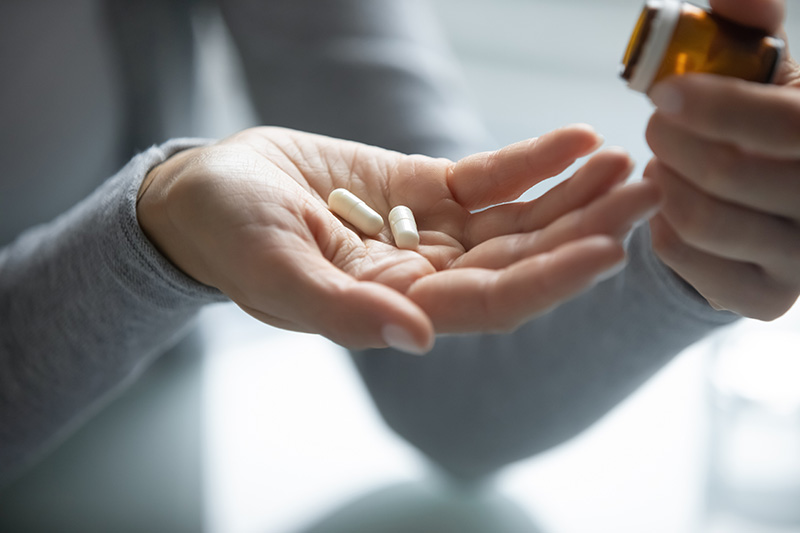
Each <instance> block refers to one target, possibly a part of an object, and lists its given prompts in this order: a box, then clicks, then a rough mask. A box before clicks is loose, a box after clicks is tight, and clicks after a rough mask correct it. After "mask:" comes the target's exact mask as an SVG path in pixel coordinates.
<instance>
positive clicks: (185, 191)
mask: <svg viewBox="0 0 800 533" xmlns="http://www.w3.org/2000/svg"><path fill="white" fill-rule="evenodd" d="M600 142H601V138H600V136H598V135H597V134H596V133H594V132H593V131H592V130H591V129H589V128H588V127H586V126H571V127H566V128H562V129H560V130H556V131H554V132H551V133H549V134H547V135H544V136H542V137H540V138H539V139H538V140H536V139H535V140H530V141H525V142H521V143H518V144H514V145H511V146H509V147H506V148H504V149H502V150H499V151H496V152H490V153H483V154H476V155H473V156H470V157H467V158H465V159H463V160H461V161H458V162H457V163H453V162H451V161H449V160H446V159H434V158H429V157H424V156H418V155H416V156H408V155H403V154H399V153H396V152H391V151H387V150H383V149H380V148H376V147H372V146H366V145H363V144H358V143H353V142H347V141H342V140H336V139H331V138H328V137H322V136H318V135H312V134H306V133H300V132H296V131H291V130H285V129H280V128H254V129H250V130H245V131H243V132H240V133H238V134H236V135H234V136H232V137H230V138H228V139H225V140H223V141H221V142H219V143H217V144H214V145H211V146H208V147H202V148H196V149H193V150H188V151H186V152H181V153H178V154H176V155H175V156H173V157H171V158H170V159H168V160H167V161H166V162H165V163H163V164H161V165H159V166H158V167H156V168H155V169H153V170H152V171H151V172H150V174H149V175H148V181H149V182H150V184H149V185H147V183H148V181H146V182H145V185H144V186H143V191H144V192H143V193H142V195H141V199H140V202H139V205H138V216H139V221H140V225H141V226H142V228H143V230H144V231H145V233H146V234H147V235H148V237H149V238H150V239H151V240H152V242H153V243H154V244H155V245H156V246H157V247H158V248H159V250H160V251H161V252H162V253H163V254H164V255H165V256H166V257H167V258H169V259H170V260H171V261H172V262H173V263H174V264H175V265H176V266H177V267H178V268H180V269H182V270H183V271H184V272H185V273H187V274H188V275H189V276H192V277H193V278H195V279H196V280H198V281H200V282H201V283H204V284H207V285H210V286H214V287H217V288H219V289H220V290H221V291H222V292H224V293H225V294H227V295H228V296H229V297H230V298H231V299H232V300H233V301H234V302H235V303H237V304H238V305H239V306H240V307H241V308H242V309H244V310H245V311H246V312H248V313H249V314H251V315H252V316H254V317H256V318H258V319H259V320H262V321H263V322H266V323H268V324H272V325H274V326H278V327H281V328H285V329H290V330H298V331H305V332H313V333H319V334H322V335H324V336H326V337H328V338H330V339H332V340H333V341H335V342H337V343H340V344H342V345H345V346H349V347H383V346H386V345H391V346H395V347H397V348H400V349H403V350H405V351H410V352H416V353H421V352H424V351H427V350H428V349H430V347H431V346H432V344H433V341H434V334H435V333H447V332H464V331H496V330H506V329H510V328H513V327H515V326H517V325H519V324H520V323H522V322H524V321H526V320H528V319H530V318H531V317H532V316H534V315H536V314H537V313H541V312H543V311H545V310H547V309H548V308H550V307H553V306H555V305H557V304H558V303H560V302H562V301H564V300H565V299H567V298H569V297H570V296H573V295H575V294H576V293H578V292H579V291H581V290H583V289H585V288H587V287H589V286H590V285H592V283H593V282H594V281H595V280H597V279H598V278H599V277H602V276H603V275H604V273H607V272H608V271H609V270H612V271H613V269H616V268H618V267H619V266H620V265H621V263H622V262H623V260H624V250H623V248H622V246H621V244H620V242H619V241H620V239H621V238H622V237H623V235H624V234H625V233H626V232H627V231H628V230H629V229H630V228H631V226H632V225H633V224H634V222H635V221H636V220H638V219H639V218H641V217H642V216H643V215H644V214H646V213H648V212H650V211H652V210H653V209H654V208H655V206H656V204H657V202H658V191H657V188H656V187H655V186H654V185H652V184H649V183H642V182H639V183H635V184H630V185H621V182H622V181H623V180H624V179H625V178H626V176H627V175H628V173H629V172H630V170H631V167H632V163H631V161H630V159H629V158H628V156H627V155H626V154H625V153H624V152H622V151H621V150H618V149H608V150H604V151H602V152H600V153H598V154H596V155H594V156H593V157H592V158H591V159H590V160H589V161H588V162H587V163H585V165H584V166H583V167H581V168H580V169H579V170H578V171H577V172H576V173H575V175H574V176H573V177H572V178H571V179H569V180H566V181H565V182H564V183H561V184H559V185H558V186H556V187H554V188H553V189H552V190H551V191H549V192H548V193H546V194H545V195H543V196H542V197H541V198H539V199H536V200H533V201H531V202H516V203H507V204H503V205H497V206H494V207H489V206H491V205H494V204H498V203H501V202H508V201H510V200H513V199H515V198H517V197H518V196H519V195H520V194H521V193H523V192H524V191H525V190H527V189H528V188H530V187H531V186H532V185H533V184H534V183H536V182H538V181H541V180H543V179H546V178H549V177H552V176H555V175H557V174H559V173H561V172H562V171H563V170H564V169H566V168H567V167H568V166H569V165H570V164H572V163H573V162H574V161H575V160H576V159H577V158H578V157H581V156H584V155H586V154H588V153H590V152H592V151H594V150H595V149H596V148H597V146H598V144H599V143H600ZM338 187H344V188H346V189H348V190H350V191H352V192H353V193H355V194H356V195H357V196H359V197H360V198H361V199H362V200H364V201H365V202H366V203H367V204H368V205H370V206H371V207H372V208H373V209H375V210H377V211H378V212H379V213H380V214H381V215H382V216H383V217H384V220H385V219H386V215H387V213H388V212H389V210H390V209H391V208H392V207H393V206H395V205H398V204H402V205H407V206H409V207H410V208H411V209H412V210H413V212H414V213H415V216H416V219H417V224H418V227H419V230H420V240H421V242H420V245H419V247H418V249H416V250H404V249H399V248H397V247H396V246H394V244H393V241H392V236H391V233H390V231H389V229H388V228H386V227H385V228H384V229H383V230H382V231H381V233H380V234H378V235H376V236H375V237H366V236H364V235H361V234H359V233H358V232H357V231H355V230H354V229H353V228H352V227H351V226H349V225H348V224H346V223H344V222H343V221H342V220H341V219H339V218H337V217H336V216H335V215H334V214H333V213H332V212H331V211H329V210H328V208H327V205H326V199H327V197H328V194H329V193H330V191H332V190H333V189H335V188H338ZM487 207H488V209H483V208H487ZM481 209H482V210H481ZM476 210H480V211H477V212H473V211H476Z"/></svg>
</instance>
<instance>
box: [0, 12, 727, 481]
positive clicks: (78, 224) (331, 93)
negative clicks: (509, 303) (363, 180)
mask: <svg viewBox="0 0 800 533" xmlns="http://www.w3.org/2000/svg"><path fill="white" fill-rule="evenodd" d="M192 4H193V2H191V1H189V0H171V1H163V0H145V1H140V2H135V3H130V2H125V1H123V0H107V1H100V0H76V1H73V2H68V3H66V2H58V1H52V2H46V1H31V2H4V3H2V4H0V72H3V73H4V74H5V76H4V83H3V84H0V124H1V125H2V131H0V136H2V138H1V139H0V140H2V142H0V169H2V170H1V171H0V172H2V174H0V245H2V248H1V249H0V484H2V483H3V482H4V481H7V480H8V479H10V477H11V476H13V475H14V474H15V473H16V472H18V471H19V470H20V469H21V468H22V467H23V466H24V465H25V464H26V463H28V462H30V461H31V460H33V459H34V458H35V457H37V456H38V455H40V454H41V453H42V451H43V450H46V449H47V448H48V447H50V446H53V445H54V444H55V443H57V442H58V441H59V440H60V439H62V438H63V436H64V435H66V434H68V433H69V432H70V431H71V430H72V429H74V428H75V427H76V426H77V425H78V424H80V423H81V422H82V421H83V420H85V419H86V418H87V417H88V416H90V414H91V413H92V412H93V411H95V410H96V409H97V408H98V406H101V405H102V404H103V400H104V399H105V398H108V397H109V395H112V394H114V393H115V392H117V391H119V390H120V389H121V388H122V387H124V385H125V384H126V383H128V382H130V380H131V379H133V378H134V377H135V376H136V374H137V371H138V370H139V369H141V368H142V367H143V365H146V364H147V363H148V362H149V361H150V360H152V358H153V357H156V356H158V355H159V354H161V353H163V351H164V350H165V349H166V348H167V347H169V346H170V345H171V344H172V343H174V342H175V341H176V340H177V339H178V338H179V337H180V335H181V332H182V331H184V330H185V328H186V327H187V325H188V324H189V323H190V322H191V320H192V319H193V317H194V316H195V315H196V313H197V312H198V310H199V309H201V307H202V306H204V305H206V304H208V303H212V302H216V301H221V300H224V296H223V295H222V294H220V293H219V292H218V291H216V290H215V289H212V288H209V287H205V286H203V285H200V284H198V283H196V282H194V281H193V280H191V279H189V278H187V277H186V276H185V275H183V274H182V273H181V272H179V271H178V270H176V269H175V268H174V267H173V266H172V265H171V264H170V263H169V262H168V261H166V260H165V259H164V258H163V257H161V256H160V255H159V254H158V252H157V251H156V250H155V249H154V248H153V246H152V245H151V244H150V243H149V242H148V241H147V239H146V238H145V237H144V235H143V234H142V232H141V230H140V229H139V226H138V224H137V220H136V210H135V194H136V191H137V190H138V187H139V184H140V183H141V180H142V179H143V177H144V175H145V174H146V173H147V171H148V170H149V169H150V168H152V167H153V166H154V165H156V164H158V163H159V162H161V161H163V160H164V159H165V158H167V157H169V156H170V155H171V154H173V153H175V152H176V151H178V150H181V149H184V148H185V147H188V146H194V145H196V144H198V143H202V142H204V141H200V140H192V139H185V138H184V139H181V138H178V137H186V136H189V135H192V133H193V132H192V129H191V126H190V125H191V117H190V114H189V113H190V109H191V107H190V105H188V103H190V102H191V95H192V71H191V68H190V66H191V60H192V57H191V55H192V43H191V39H192V33H191V28H190V26H189V12H190V9H191V7H192ZM219 4H220V7H221V8H222V12H223V15H224V16H225V20H226V22H227V24H228V26H229V28H230V30H231V33H232V35H233V37H234V39H235V41H236V44H237V46H238V48H239V52H240V54H241V57H242V60H243V64H244V67H245V70H246V74H247V79H248V84H249V88H250V91H251V96H252V99H253V103H254V104H255V107H256V109H257V110H258V112H259V114H260V116H261V119H262V121H263V122H264V123H266V124H273V125H282V126H288V127H293V128H297V129H302V130H306V131H314V132H319V133H325V134H330V135H334V136H339V137H344V138H350V139H355V140H361V141H365V142H369V143H372V144H377V145H381V146H385V147H388V148H393V149H397V150H401V151H406V152H420V153H427V154H430V155H436V156H448V157H452V158H456V157H460V156H461V155H464V154H465V153H468V152H471V151H474V150H480V149H486V148H489V147H490V146H489V145H488V144H487V141H486V138H485V136H484V133H483V130H482V129H481V127H480V124H479V123H478V121H476V120H475V118H474V117H473V115H472V114H471V113H470V111H469V109H468V108H467V107H466V106H465V105H464V100H463V98H462V93H461V92H460V91H459V87H458V81H457V80H458V78H457V76H456V73H455V71H454V70H453V68H452V66H451V65H450V62H449V57H448V54H447V51H446V49H445V48H444V47H443V45H442V43H441V42H440V40H439V37H438V35H437V33H436V30H435V26H432V25H428V24H423V23H422V21H425V20H428V19H427V15H428V13H427V11H426V9H425V6H424V3H422V2H416V1H410V0H397V1H392V0H327V1H326V2H312V1H306V0H281V1H273V2H256V1H254V0H252V1H251V0H227V1H220V2H219ZM132 6H135V7H132ZM387 124H391V125H392V127H391V128H388V127H386V125H387ZM170 137H176V139H175V140H172V141H167V142H164V140H165V139H168V138H170ZM162 143H163V144H162ZM137 152H140V153H138V155H135V156H134V154H136V153H137ZM131 157H132V159H130V158H131ZM126 160H129V161H128V162H127V164H125V161H126ZM119 168H121V170H117V169H119ZM112 174H113V176H112V177H111V178H109V179H105V178H106V177H107V176H110V175H112ZM101 182H102V184H101ZM93 189H94V191H93V192H92V190H93ZM630 254H631V261H630V264H629V266H628V268H627V269H626V270H625V271H624V272H623V273H622V274H620V275H618V276H616V277H615V278H613V279H611V280H609V281H607V282H605V283H603V284H601V285H600V286H598V287H597V288H595V289H594V290H591V291H589V292H588V293H586V294H584V295H583V296H581V297H579V298H577V299H575V300H574V301H571V302H569V303H567V304H565V305H563V306H561V307H559V308H557V309H556V310H554V311H552V312H550V313H548V314H547V315H545V316H543V317H540V318H538V319H536V320H535V321H533V322H531V323H529V324H528V325H526V326H524V327H523V328H521V329H520V330H519V331H517V332H515V333H514V334H509V335H502V336H500V335H477V336H463V337H461V336H459V337H446V338H441V339H439V340H438V342H437V345H436V349H435V351H434V353H432V354H431V355H430V356H429V357H427V358H424V359H418V358H410V357H408V356H405V355H402V354H397V353H391V352H390V351H389V350H384V353H381V354H373V353H370V352H365V353H361V354H354V357H355V358H356V362H357V364H358V368H359V370H360V371H361V374H362V375H363V377H364V379H365V381H366V383H367V385H368V387H369V390H370V391H371V393H372V395H373V397H374V398H375V400H376V402H377V405H378V407H379V408H380V410H381V412H382V413H383V415H384V416H385V417H386V420H387V421H388V423H389V424H390V425H391V426H392V427H393V428H394V429H395V430H396V431H397V432H398V433H400V434H401V435H402V436H404V437H405V438H407V439H409V441H410V442H411V443H413V444H414V445H416V446H417V447H419V448H420V449H421V450H422V451H423V452H424V453H426V454H427V455H428V456H429V457H431V458H433V459H434V460H436V461H437V462H438V463H439V464H441V465H442V466H444V467H445V468H447V469H448V470H450V471H452V472H454V473H456V474H459V475H462V476H468V477H474V476H481V475H485V474H488V473H490V472H492V471H494V470H496V469H497V468H499V467H501V466H503V465H505V464H507V463H509V462H511V461H514V460H517V459H520V458H523V457H526V456H529V455H531V454H533V453H537V452H539V451H541V450H544V449H546V448H548V447H550V446H552V445H554V444H556V443H558V442H561V441H563V440H564V439H566V438H569V437H570V436H572V435H574V434H576V433H577V432H579V431H580V430H582V429H583V428H585V427H587V426H588V425H589V424H591V423H592V422H593V421H595V420H597V419H598V418H599V417H600V416H601V415H602V414H604V413H605V412H606V411H608V410H609V409H610V408H611V407H613V406H614V405H615V404H617V403H618V402H619V401H620V400H622V399H623V398H625V396H626V395H628V394H630V392H631V391H633V390H634V389H635V388H636V387H638V386H639V385H640V384H641V383H642V382H644V381H645V380H646V379H647V378H648V377H649V376H651V375H652V374H653V373H654V372H656V371H657V370H658V369H659V368H661V367H662V366H663V365H664V364H665V363H666V362H668V361H669V360H670V358H672V357H673V356H674V355H676V354H677V353H678V352H679V351H681V350H682V349H683V348H684V347H686V346H688V345H689V344H691V343H693V342H695V341H696V340H698V339H700V338H701V337H703V336H704V335H706V334H707V333H708V332H709V331H711V330H712V329H714V328H715V327H717V326H719V325H721V324H725V323H728V322H730V321H732V320H734V319H735V317H734V316H733V315H731V314H729V313H719V312H715V311H713V310H712V309H711V308H710V307H709V306H707V305H706V304H705V302H704V301H703V300H702V299H701V298H699V297H698V296H697V295H696V294H695V293H694V292H693V291H692V290H691V289H690V288H688V287H687V286H685V285H684V284H682V282H680V281H679V280H678V279H677V278H676V277H675V276H673V275H672V274H671V273H670V272H669V271H668V269H667V268H666V267H664V265H662V264H661V263H660V262H659V261H658V260H657V259H656V258H655V257H654V255H653V253H652V251H651V249H650V246H649V240H648V235H647V231H646V228H639V229H638V230H637V231H636V232H635V234H634V235H633V237H632V239H631V241H630Z"/></svg>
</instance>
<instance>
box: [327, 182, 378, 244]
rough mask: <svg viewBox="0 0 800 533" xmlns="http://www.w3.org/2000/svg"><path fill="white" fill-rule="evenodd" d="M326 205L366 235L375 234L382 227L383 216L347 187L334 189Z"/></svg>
mask: <svg viewBox="0 0 800 533" xmlns="http://www.w3.org/2000/svg"><path fill="white" fill-rule="evenodd" d="M328 207H329V208H330V210H331V211H333V212H334V213H336V214H337V215H339V216H340V217H342V218H343V219H345V220H346V221H348V222H349V223H350V224H352V225H353V226H355V227H356V228H358V229H359V230H361V231H362V232H363V233H364V234H366V235H370V236H372V235H377V234H378V233H380V231H381V229H383V218H382V217H381V216H380V215H379V214H378V213H377V212H376V211H375V210H374V209H372V208H371V207H370V206H368V205H367V204H366V203H364V200H362V199H361V198H359V197H358V196H356V195H355V194H353V193H351V192H350V191H348V190H347V189H334V190H333V191H332V192H331V194H330V195H329V196H328Z"/></svg>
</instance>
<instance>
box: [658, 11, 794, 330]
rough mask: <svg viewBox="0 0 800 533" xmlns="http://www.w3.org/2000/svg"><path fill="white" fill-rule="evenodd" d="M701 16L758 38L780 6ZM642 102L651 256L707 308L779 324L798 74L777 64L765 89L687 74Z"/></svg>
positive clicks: (786, 280) (787, 296) (774, 28)
mask: <svg viewBox="0 0 800 533" xmlns="http://www.w3.org/2000/svg"><path fill="white" fill-rule="evenodd" d="M711 6H712V8H713V9H714V10H715V11H716V12H717V13H719V14H720V15H722V16H724V17H726V18H729V19H731V20H734V21H736V22H739V23H741V24H745V25H752V26H756V27H758V28H760V29H762V30H765V31H767V32H768V33H775V32H779V31H780V30H779V28H780V25H781V22H782V20H783V14H784V3H783V1H781V0H713V1H712V2H711ZM650 96H651V98H652V99H653V102H654V103H655V104H656V112H655V113H654V115H653V117H652V118H651V120H650V123H649V125H648V129H647V140H648V143H649V145H650V147H651V148H652V150H653V153H654V154H655V158H654V159H653V161H652V162H651V163H650V164H649V165H648V167H647V169H646V170H645V178H647V179H651V180H653V181H654V182H656V183H658V184H659V186H660V187H661V189H662V192H663V194H664V205H663V209H662V210H661V212H660V213H659V214H658V215H656V216H655V217H653V218H652V219H651V222H650V227H651V230H652V236H653V248H654V250H655V251H656V253H657V254H658V255H659V257H661V259H662V260H663V261H664V262H665V263H666V264H667V265H668V266H670V267H671V268H672V269H673V270H674V271H675V272H676V273H677V274H678V275H679V276H681V277H682V278H683V279H684V280H686V281H687V282H688V283H690V284H691V285H692V286H693V287H694V288H695V289H696V290H697V291H698V292H699V293H700V294H701V295H702V296H703V297H705V299H706V300H707V301H708V302H709V303H710V305H711V306H713V307H714V308H716V309H725V310H729V311H733V312H735V313H738V314H740V315H742V316H746V317H751V318H757V319H762V320H772V319H774V318H776V317H779V316H781V315H782V314H783V313H785V312H786V311H787V310H788V309H789V308H791V307H792V305H794V303H795V301H796V300H797V298H798V295H800V67H798V65H797V63H795V62H794V61H793V60H792V59H791V57H789V56H788V54H787V55H786V56H785V58H784V60H783V62H782V63H781V65H780V68H779V70H778V73H777V79H776V80H775V84H774V85H764V84H759V83H750V82H745V81H742V80H739V79H734V78H726V77H722V76H714V75H709V74H689V75H685V76H674V77H672V78H669V79H667V80H665V81H663V82H661V83H659V84H657V85H656V86H655V87H654V88H653V89H652V91H651V93H650Z"/></svg>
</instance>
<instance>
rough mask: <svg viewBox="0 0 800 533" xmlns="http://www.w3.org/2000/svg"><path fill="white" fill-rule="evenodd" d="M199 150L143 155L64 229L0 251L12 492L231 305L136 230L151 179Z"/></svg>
mask: <svg viewBox="0 0 800 533" xmlns="http://www.w3.org/2000/svg"><path fill="white" fill-rule="evenodd" d="M198 143H199V141H196V140H174V141H170V142H168V143H166V144H165V145H163V146H160V147H153V148H151V149H150V150H148V151H146V152H144V153H142V154H140V155H138V156H137V157H135V158H134V159H133V160H131V162H130V163H128V164H127V165H126V166H125V167H124V168H123V169H122V170H121V171H120V172H119V173H118V174H117V175H116V176H114V177H113V178H111V179H110V180H109V181H107V182H106V183H105V184H104V185H103V186H102V187H100V188H99V189H98V190H97V191H96V192H95V193H93V194H92V195H91V196H89V197H88V198H87V199H86V200H85V201H83V202H81V203H80V204H79V205H77V206H76V207H75V208H73V209H71V210H70V211H68V212H67V213H65V214H64V215H62V216H60V217H58V218H57V219H55V220H54V221H53V222H51V223H49V224H46V225H42V226H38V227H35V228H32V229H31V230H29V231H27V232H25V233H24V234H22V235H21V236H20V237H19V238H18V239H17V240H15V241H14V242H13V243H11V244H10V245H9V246H6V247H5V248H3V249H2V250H1V251H0V295H1V297H0V317H1V318H0V322H1V323H2V324H3V327H2V329H1V330H0V365H1V366H0V420H2V421H3V422H2V424H0V443H1V445H0V465H2V466H0V481H2V478H7V477H8V476H10V475H11V474H12V473H13V471H12V469H16V468H17V467H19V465H21V464H24V463H25V462H27V461H29V460H30V459H31V458H32V457H33V454H35V452H36V451H37V450H38V448H39V447H40V446H41V445H42V444H43V443H46V442H51V441H53V439H56V440H57V439H58V438H59V436H57V435H56V433H57V432H62V433H63V432H68V431H69V429H70V427H72V426H74V425H75V424H77V423H78V422H79V421H80V420H81V419H82V418H83V417H82V412H83V411H84V410H89V411H91V410H92V408H93V407H94V405H95V404H96V402H98V401H102V398H103V397H104V396H105V395H106V394H108V392H109V391H110V390H112V389H114V388H115V387H117V386H118V385H119V384H121V383H123V382H124V381H126V380H127V379H129V378H130V376H132V375H133V374H135V372H136V371H138V370H140V369H141V365H142V364H144V363H146V362H147V361H148V360H149V359H150V358H151V357H152V356H153V355H155V354H157V353H160V352H161V351H162V350H163V349H165V348H166V347H168V346H170V345H171V344H173V343H174V342H175V341H176V340H177V339H178V338H180V334H181V332H182V331H183V329H184V328H185V327H186V325H187V324H188V322H189V320H190V319H191V318H192V317H193V316H194V315H195V314H196V313H197V311H198V310H199V309H200V308H201V306H202V305H204V304H207V303H211V302H215V301H222V300H223V299H224V298H223V297H222V295H221V294H220V293H219V292H218V291H217V290H215V289H211V288H209V287H205V286H202V285H200V284H198V283H197V282H195V281H193V280H191V279H189V278H188V277H187V276H185V275H184V274H183V273H181V272H180V271H178V270H177V269H176V268H175V267H173V266H172V265H171V264H170V263H169V262H168V261H167V260H166V259H164V258H163V256H161V255H160V254H159V253H158V252H157V251H156V249H155V248H154V247H153V246H152V245H151V244H150V242H149V241H148V240H147V238H146V237H145V236H144V234H143V233H142V231H141V229H140V228H139V225H138V223H137V221H136V208H135V202H136V194H137V192H138V189H139V184H140V183H141V180H142V179H143V177H144V175H145V174H146V173H147V171H148V170H149V169H150V168H152V167H153V166H155V165H156V164H158V163H160V162H161V161H163V160H165V159H166V158H167V157H169V156H170V155H171V154H173V153H175V152H176V151H178V150H181V149H184V148H186V147H189V146H196V145H197V144H198Z"/></svg>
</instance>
